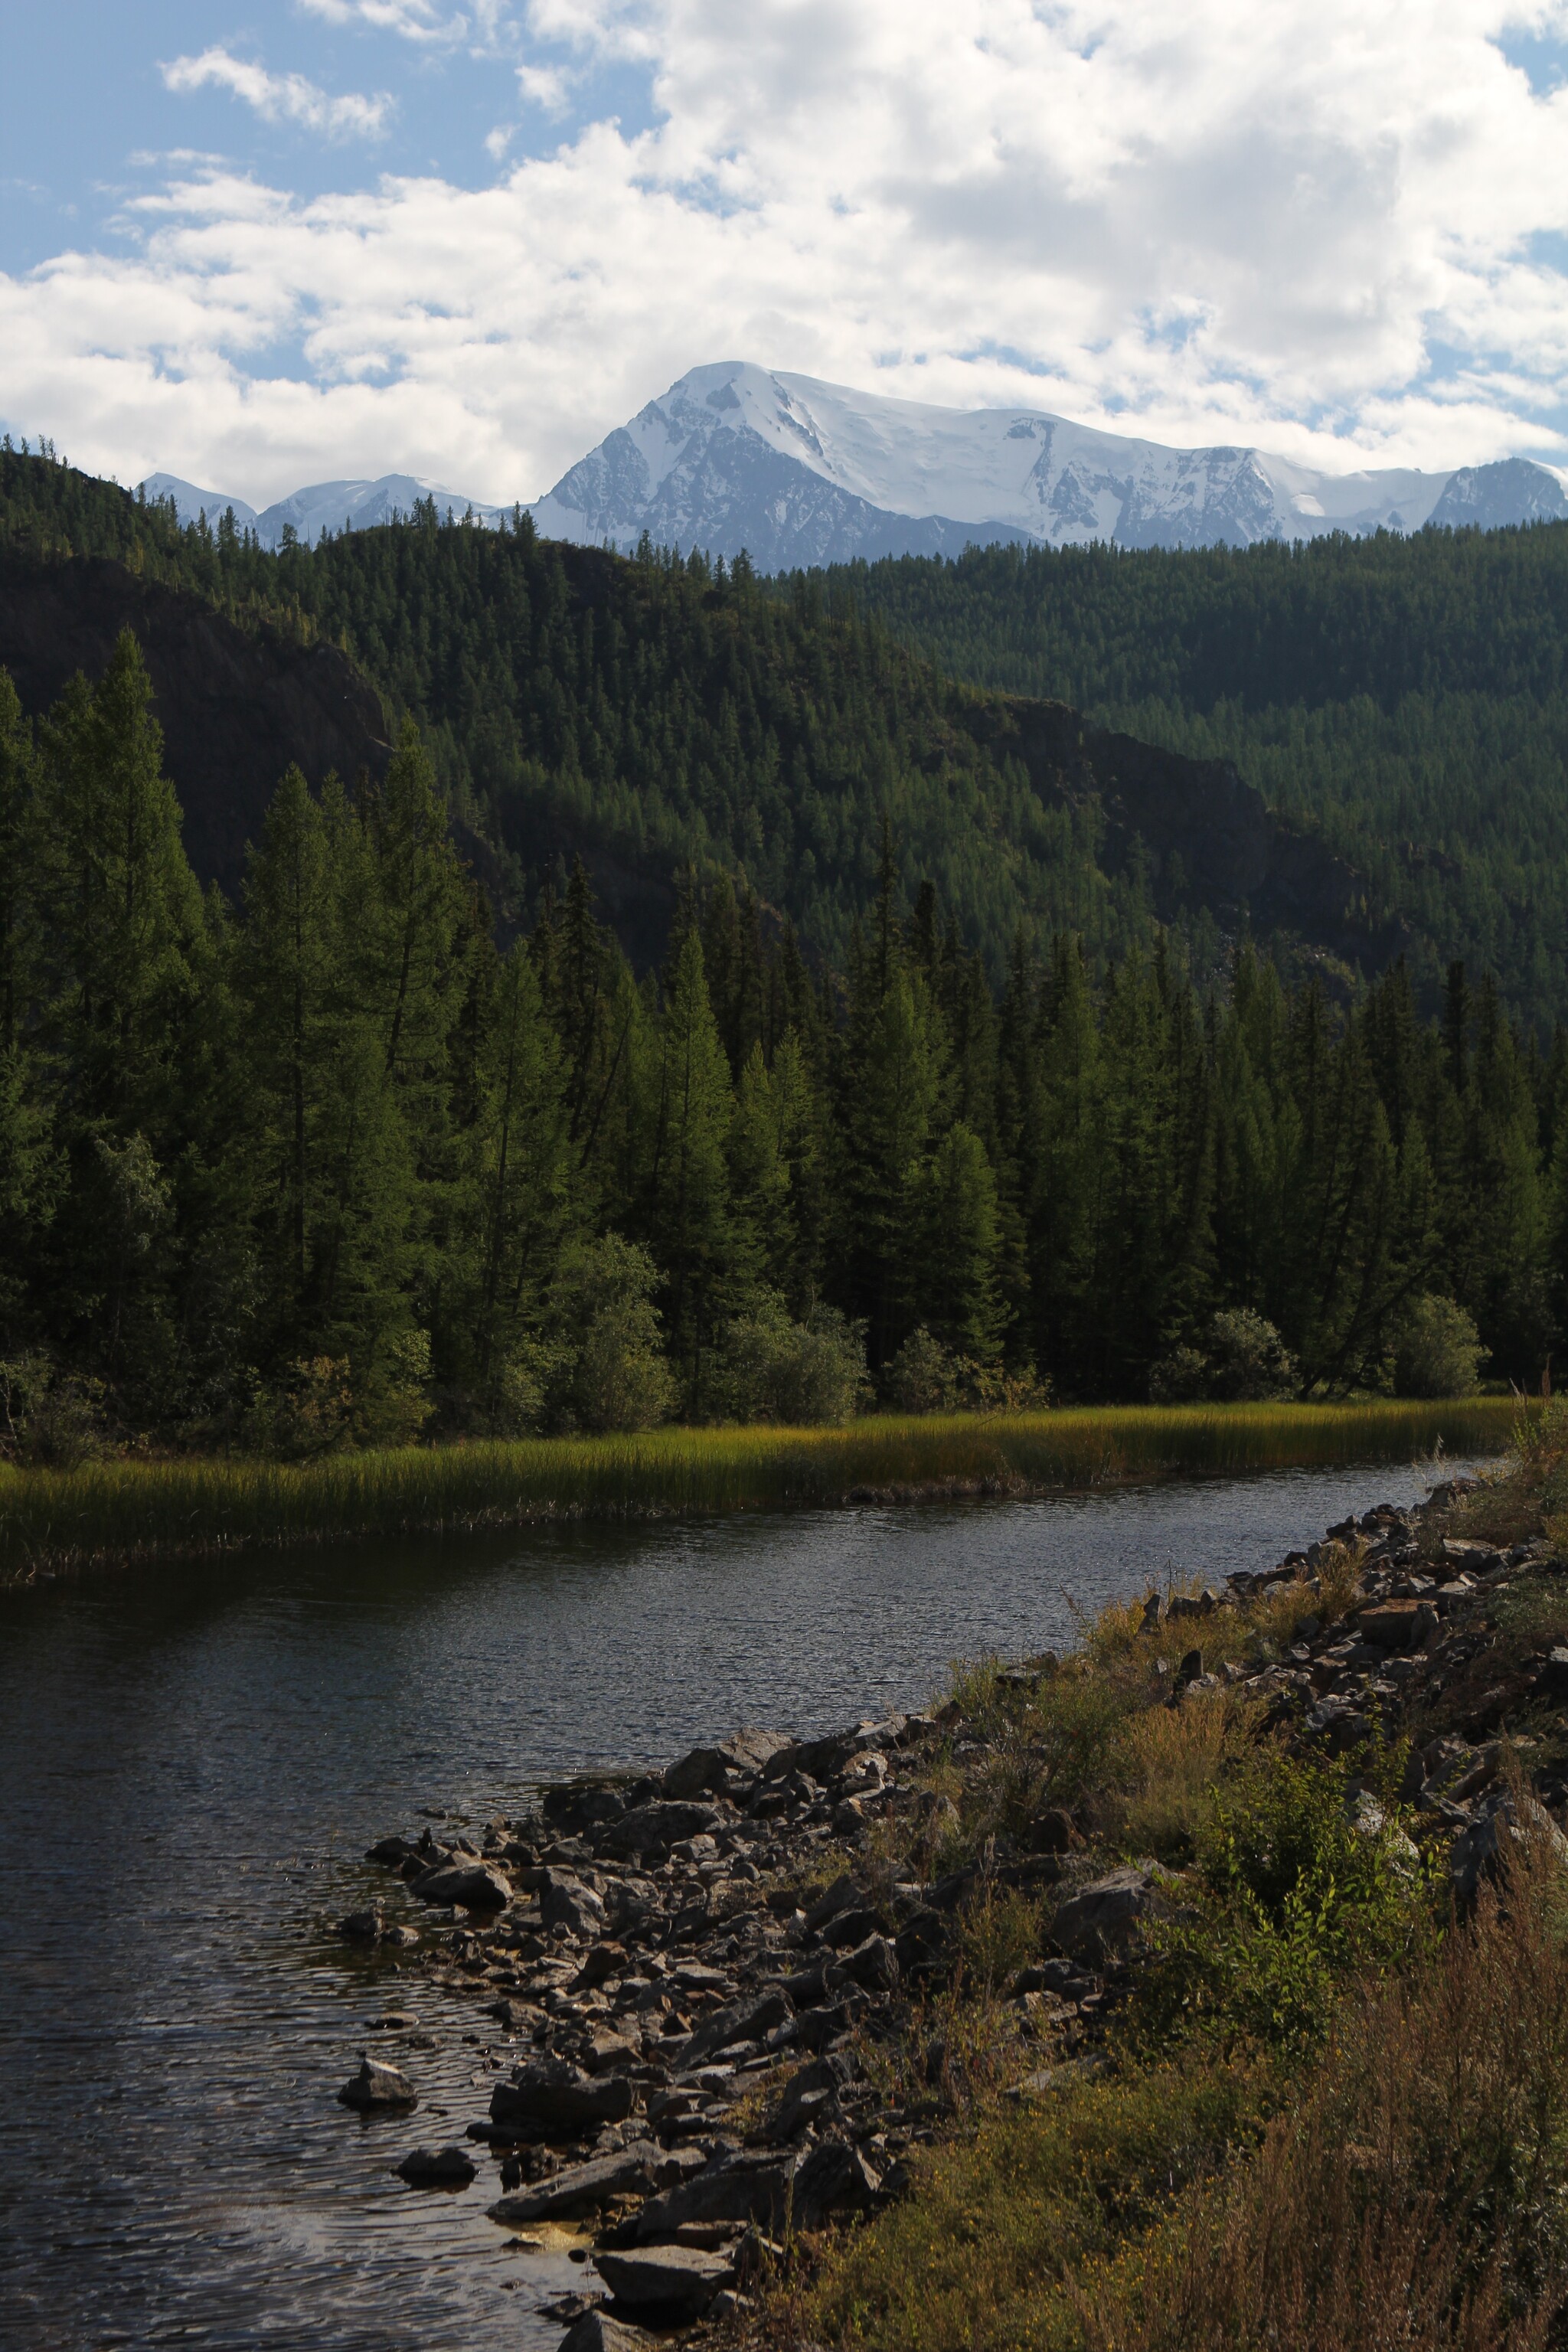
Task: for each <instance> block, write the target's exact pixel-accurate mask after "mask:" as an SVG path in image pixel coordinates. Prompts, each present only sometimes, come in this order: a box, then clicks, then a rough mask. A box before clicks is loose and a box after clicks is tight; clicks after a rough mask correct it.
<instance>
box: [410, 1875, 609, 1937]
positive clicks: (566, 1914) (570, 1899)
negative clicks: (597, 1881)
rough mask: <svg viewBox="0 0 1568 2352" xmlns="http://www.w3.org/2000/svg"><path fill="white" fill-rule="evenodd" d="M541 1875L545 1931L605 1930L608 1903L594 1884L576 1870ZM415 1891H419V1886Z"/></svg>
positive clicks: (582, 1932)
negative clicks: (599, 1895) (555, 1929)
mask: <svg viewBox="0 0 1568 2352" xmlns="http://www.w3.org/2000/svg"><path fill="white" fill-rule="evenodd" d="M539 1879H540V1884H539V1885H538V1886H537V1887H536V1888H535V1889H534V1892H535V1893H536V1894H537V1895H538V1897H539V1916H540V1918H541V1919H542V1922H543V1924H544V1927H545V1931H546V1933H548V1932H549V1930H550V1929H551V1928H552V1927H564V1928H565V1929H566V1931H567V1933H568V1934H569V1935H573V1936H579V1937H582V1938H583V1939H584V1941H585V1942H587V1941H591V1940H592V1939H593V1938H594V1937H596V1936H600V1935H602V1934H603V1933H604V1929H605V1906H604V1905H603V1904H602V1903H601V1902H600V1900H599V1898H598V1896H597V1895H595V1892H594V1890H593V1888H592V1887H591V1886H589V1885H585V1884H584V1881H583V1880H582V1879H580V1878H578V1877H577V1876H576V1875H575V1874H574V1873H573V1872H571V1871H566V1870H548V1869H547V1870H542V1871H541V1872H540V1873H539ZM415 1892H416V1894H417V1892H418V1889H417V1888H416V1889H415Z"/></svg>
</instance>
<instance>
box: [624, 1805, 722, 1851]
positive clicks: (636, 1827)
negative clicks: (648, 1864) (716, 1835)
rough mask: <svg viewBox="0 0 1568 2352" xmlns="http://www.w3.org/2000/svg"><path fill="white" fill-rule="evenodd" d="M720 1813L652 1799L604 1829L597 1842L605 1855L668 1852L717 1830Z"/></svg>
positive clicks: (706, 1807)
mask: <svg viewBox="0 0 1568 2352" xmlns="http://www.w3.org/2000/svg"><path fill="white" fill-rule="evenodd" d="M723 1818H724V1816H723V1814H722V1813H721V1811H719V1808H718V1807H717V1805H705V1804H700V1803H696V1802H693V1803H689V1804H679V1803H670V1802H668V1801H663V1800H660V1799H658V1798H655V1799H654V1800H653V1801H652V1802H651V1803H649V1804H646V1805H634V1806H633V1807H632V1809H631V1811H629V1812H625V1813H623V1814H622V1815H621V1817H620V1819H619V1820H618V1821H614V1822H609V1823H608V1825H607V1826H606V1828H605V1832H604V1836H603V1838H602V1840H601V1843H602V1844H603V1845H604V1847H605V1852H606V1853H624V1854H643V1853H668V1851H669V1849H670V1847H671V1846H672V1845H679V1844H680V1843H681V1841H682V1840H683V1839H685V1838H693V1837H701V1836H703V1835H704V1834H706V1833H708V1832H711V1831H713V1830H715V1829H717V1828H718V1826H719V1824H720V1822H721V1821H722V1820H723Z"/></svg>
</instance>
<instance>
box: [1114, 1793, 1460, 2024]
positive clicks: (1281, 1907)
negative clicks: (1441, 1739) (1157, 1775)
mask: <svg viewBox="0 0 1568 2352" xmlns="http://www.w3.org/2000/svg"><path fill="white" fill-rule="evenodd" d="M1351 1780H1352V1768H1351V1766H1350V1764H1349V1763H1348V1762H1342V1761H1341V1762H1333V1761H1329V1760H1327V1759H1296V1758H1290V1757H1287V1756H1282V1755H1278V1754H1274V1755H1268V1756H1266V1757H1261V1758H1259V1759H1257V1760H1256V1761H1255V1762H1253V1763H1252V1764H1250V1765H1248V1766H1247V1767H1246V1768H1245V1769H1242V1770H1241V1771H1239V1772H1237V1774H1236V1775H1235V1776H1234V1777H1233V1778H1232V1779H1231V1780H1227V1781H1222V1782H1221V1783H1220V1784H1219V1785H1218V1786H1217V1787H1215V1789H1214V1790H1212V1792H1211V1793H1210V1795H1209V1798H1208V1801H1207V1803H1206V1806H1205V1811H1204V1817H1203V1819H1202V1821H1201V1822H1200V1824H1199V1826H1198V1829H1197V1833H1196V1838H1195V1844H1196V1850H1197V1864H1198V1885H1197V1887H1196V1889H1195V1890H1194V1894H1195V1902H1194V1905H1193V1906H1192V1907H1191V1908H1190V1910H1189V1911H1188V1912H1187V1913H1186V1914H1184V1916H1180V1917H1173V1918H1169V1919H1166V1920H1163V1921H1161V1922H1158V1923H1156V1925H1155V1927H1154V1928H1153V1929H1152V1937H1151V1940H1152V1958H1151V1960H1150V1964H1149V1966H1148V1967H1147V1968H1146V1969H1142V1971H1141V1972H1140V1975H1139V1979H1138V1985H1137V1990H1136V1994H1135V1998H1134V2000H1133V2003H1132V2007H1131V2013H1130V2032H1131V2041H1132V2042H1133V2044H1134V2046H1137V2047H1143V2048H1151V2049H1162V2050H1163V2049H1166V2048H1169V2047H1170V2046H1171V2044H1172V2043H1173V2042H1174V2041H1176V2040H1179V2039H1180V2038H1181V2037H1182V2036H1184V2035H1185V2034H1188V2033H1193V2032H1197V2033H1201V2034H1204V2035H1206V2036H1210V2037H1214V2038H1217V2039H1218V2040H1219V2041H1220V2042H1231V2041H1234V2040H1237V2039H1239V2040H1241V2041H1244V2042H1253V2043H1256V2044H1258V2045H1260V2046H1263V2047H1266V2048H1272V2049H1276V2050H1279V2051H1283V2052H1287V2053H1299V2052H1302V2051H1305V2050H1307V2049H1310V2047H1311V2046H1312V2045H1313V2044H1315V2043H1316V2042H1320V2041H1321V2039H1322V2037H1323V2035H1324V2034H1325V2033H1326V2032H1327V2031H1328V2027H1329V2024H1330V2021H1331V2015H1332V2011H1333V2005H1334V2000H1335V1999H1336V1996H1337V1994H1338V1991H1339V1989H1340V1987H1341V1985H1342V1982H1343V1981H1344V1979H1345V1978H1346V1977H1347V1976H1348V1975H1349V1974H1350V1972H1351V1971H1352V1970H1353V1969H1359V1968H1363V1967H1366V1966H1369V1965H1373V1964H1376V1965H1388V1964H1391V1963H1392V1962H1394V1961H1395V1960H1398V1959H1401V1958H1405V1957H1407V1956H1409V1955H1410V1954H1411V1953H1412V1952H1413V1951H1415V1949H1416V1948H1417V1947H1418V1945H1419V1943H1420V1940H1421V1937H1422V1935H1423V1933H1424V1932H1425V1931H1426V1926H1427V1918H1426V1911H1425V1907H1424V1906H1423V1903H1422V1900H1421V1896H1422V1891H1423V1885H1424V1880H1423V1874H1422V1872H1421V1867H1420V1864H1419V1862H1418V1859H1417V1857H1416V1854H1415V1849H1414V1847H1413V1846H1412V1845H1411V1843H1410V1842H1409V1840H1408V1839H1407V1838H1406V1837H1405V1835H1404V1833H1403V1832H1401V1831H1400V1830H1399V1829H1398V1828H1397V1826H1396V1825H1395V1823H1394V1820H1393V1816H1392V1810H1391V1809H1390V1810H1389V1811H1386V1812H1385V1811H1384V1809H1383V1808H1382V1807H1379V1808H1377V1809H1376V1810H1375V1811H1373V1812H1367V1813H1362V1814H1359V1815H1358V1814H1357V1813H1356V1811H1354V1810H1353V1809H1352V1804H1351V1802H1350V1799H1351V1795H1352V1790H1351ZM1357 1785H1358V1787H1359V1786H1360V1785H1361V1784H1360V1782H1359V1781H1358V1783H1357Z"/></svg>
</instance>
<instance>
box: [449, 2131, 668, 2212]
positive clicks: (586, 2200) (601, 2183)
mask: <svg viewBox="0 0 1568 2352" xmlns="http://www.w3.org/2000/svg"><path fill="white" fill-rule="evenodd" d="M651 2153H652V2151H651V2150H650V2149H649V2148H648V2147H647V2145H646V2143H645V2144H644V2145H643V2146H642V2147H627V2148H619V2149H616V2150H615V2151H614V2152H613V2153H612V2154H610V2155H609V2156H595V2157H593V2158H590V2160H589V2161H588V2162H587V2163H586V2164H574V2165H569V2166H568V2167H567V2168H566V2170H565V2171H564V2172H557V2173H553V2174H552V2176H551V2178H550V2179H548V2180H540V2181H536V2182H535V2183H534V2184H533V2186H532V2187H531V2188H529V2189H523V2190H522V2191H521V2193H520V2194H519V2195H517V2196H515V2197H503V2198H501V2199H500V2201H499V2202H498V2203H496V2204H494V2205H490V2206H488V2207H487V2208H486V2210H487V2211H488V2213H489V2218H490V2220H491V2221H503V2222H505V2223H507V2224H508V2226H509V2227H511V2228H521V2226H522V2225H523V2224H525V2223H527V2222H530V2221H562V2220H564V2219H567V2218H568V2217H570V2216H571V2215H573V2214H577V2213H595V2212H597V2211H599V2210H601V2208H602V2207H604V2206H605V2205H608V2204H611V2203H613V2201H614V2200H615V2199H616V2198H617V2197H631V2196H636V2195H638V2194H640V2193H641V2191H643V2190H644V2189H647V2188H648V2187H649V2185H650V2183H651V2180H652V2174H651V2171H650V2169H649V2157H650V2155H651Z"/></svg>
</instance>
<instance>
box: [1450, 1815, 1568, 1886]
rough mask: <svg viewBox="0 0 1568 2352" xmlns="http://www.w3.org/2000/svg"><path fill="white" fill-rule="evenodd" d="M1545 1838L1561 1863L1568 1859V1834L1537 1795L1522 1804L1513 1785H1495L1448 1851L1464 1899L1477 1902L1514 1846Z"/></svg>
mask: <svg viewBox="0 0 1568 2352" xmlns="http://www.w3.org/2000/svg"><path fill="white" fill-rule="evenodd" d="M1532 1836H1533V1837H1537V1838H1541V1839H1542V1840H1544V1841H1545V1843H1547V1844H1548V1845H1549V1846H1550V1847H1551V1849H1552V1853H1553V1854H1554V1855H1555V1857H1556V1859H1557V1861H1558V1862H1559V1863H1563V1862H1568V1838H1564V1836H1563V1832H1562V1831H1561V1830H1560V1829H1559V1828H1558V1826H1557V1824H1556V1822H1554V1821H1553V1820H1552V1816H1551V1814H1550V1813H1549V1812H1548V1811H1546V1808H1545V1807H1544V1805H1542V1804H1539V1803H1538V1802H1537V1801H1536V1800H1535V1799H1534V1798H1533V1797H1529V1796H1527V1797H1526V1798H1525V1799H1524V1800H1523V1802H1522V1805H1521V1804H1520V1803H1519V1802H1517V1801H1516V1800H1515V1798H1514V1795H1513V1792H1512V1790H1510V1789H1493V1790H1490V1791H1489V1793H1488V1794H1487V1796H1485V1797H1484V1798H1483V1799H1482V1800H1481V1804H1480V1808H1479V1814H1478V1817H1477V1819H1476V1820H1475V1821H1474V1822H1471V1824H1470V1826H1469V1828H1468V1829H1466V1830H1461V1831H1460V1832H1459V1834H1458V1837H1457V1838H1456V1839H1455V1840H1454V1843H1453V1846H1452V1847H1451V1849H1450V1851H1449V1854H1448V1874H1449V1877H1450V1879H1451V1880H1452V1882H1453V1887H1454V1893H1455V1895H1457V1897H1458V1900H1459V1901H1460V1902H1461V1903H1473V1902H1474V1901H1475V1899H1476V1896H1477V1895H1479V1892H1480V1886H1481V1881H1482V1879H1483V1878H1490V1877H1495V1876H1496V1874H1497V1873H1498V1871H1499V1870H1500V1868H1501V1866H1502V1862H1503V1857H1504V1855H1505V1854H1506V1853H1508V1852H1509V1851H1510V1847H1518V1846H1522V1845H1523V1844H1525V1843H1526V1842H1527V1841H1528V1840H1529V1839H1530V1838H1531V1837H1532Z"/></svg>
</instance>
